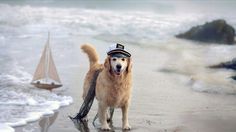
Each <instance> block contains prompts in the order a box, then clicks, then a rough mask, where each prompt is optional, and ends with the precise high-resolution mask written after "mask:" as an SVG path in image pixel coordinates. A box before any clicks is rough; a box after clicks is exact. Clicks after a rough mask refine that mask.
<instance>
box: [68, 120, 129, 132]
mask: <svg viewBox="0 0 236 132" xmlns="http://www.w3.org/2000/svg"><path fill="white" fill-rule="evenodd" d="M73 123H74V125H75V128H76V129H77V130H78V131H80V132H90V129H89V127H88V123H89V122H88V121H76V120H75V121H73ZM109 126H110V128H111V130H109V131H104V130H101V129H100V128H96V127H95V129H96V131H97V132H115V131H116V130H117V129H119V128H117V127H114V126H113V122H112V121H110V122H109ZM119 131H120V130H119ZM129 131H130V130H122V132H129Z"/></svg>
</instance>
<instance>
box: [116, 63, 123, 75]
mask: <svg viewBox="0 0 236 132" xmlns="http://www.w3.org/2000/svg"><path fill="white" fill-rule="evenodd" d="M121 69H122V66H121V65H120V64H117V65H116V69H115V73H116V75H120V74H121V72H122V70H121Z"/></svg>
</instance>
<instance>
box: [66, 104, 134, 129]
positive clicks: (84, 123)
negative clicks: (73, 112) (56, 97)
mask: <svg viewBox="0 0 236 132" xmlns="http://www.w3.org/2000/svg"><path fill="white" fill-rule="evenodd" d="M113 114H114V108H110V109H109V115H110V119H109V120H107V122H108V123H109V126H110V128H111V130H109V131H104V130H101V129H100V128H99V127H96V126H97V124H96V123H95V122H96V119H97V118H98V115H96V116H95V118H94V120H93V126H94V127H95V129H96V130H97V132H115V130H117V129H119V128H117V127H114V126H113V122H112V118H113ZM71 120H72V121H73V123H74V125H75V128H76V129H77V130H79V131H80V132H90V129H89V125H88V120H78V119H73V118H71ZM129 131H130V130H122V132H129Z"/></svg>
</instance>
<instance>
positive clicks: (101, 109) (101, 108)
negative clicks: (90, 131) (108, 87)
mask: <svg viewBox="0 0 236 132" xmlns="http://www.w3.org/2000/svg"><path fill="white" fill-rule="evenodd" d="M107 109H108V107H107V106H106V105H104V104H102V103H99V104H98V116H99V121H100V123H101V125H102V126H101V129H102V130H110V129H111V128H110V127H109V125H108V123H107Z"/></svg>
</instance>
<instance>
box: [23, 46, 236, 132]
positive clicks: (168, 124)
mask: <svg viewBox="0 0 236 132" xmlns="http://www.w3.org/2000/svg"><path fill="white" fill-rule="evenodd" d="M94 45H95V46H96V47H104V48H103V49H100V50H99V53H100V54H104V53H102V52H101V51H105V50H106V44H104V45H102V44H101V43H99V44H94ZM127 47H128V48H129V49H131V53H132V56H133V62H134V66H133V94H132V103H131V107H130V111H129V120H130V124H131V125H132V131H135V132H143V131H150V132H151V131H157V132H226V131H227V132H234V131H235V130H236V127H235V125H234V122H235V121H236V114H235V110H236V101H235V99H236V97H235V96H234V95H224V94H212V93H204V92H203V93H202V92H196V91H194V90H193V89H192V88H191V87H192V85H191V84H190V79H191V78H190V76H186V75H184V74H177V73H165V72H160V71H159V70H158V69H159V68H160V66H161V65H164V64H163V62H161V61H160V60H163V59H161V56H160V55H161V54H162V55H164V54H165V51H161V50H160V49H157V48H153V47H140V46H134V45H127ZM78 50H79V46H78ZM157 52H158V54H157ZM103 57H104V55H102V57H101V61H103ZM151 58H155V59H151ZM80 64H81V65H80V66H79V69H78V71H76V72H75V76H74V77H75V78H74V83H73V84H71V87H70V88H69V89H68V91H67V92H68V94H69V95H71V96H72V97H73V99H74V103H73V104H72V105H70V106H68V107H64V108H61V109H60V110H59V114H58V117H57V119H56V121H55V122H54V123H53V124H52V126H51V127H50V128H49V131H51V132H54V131H58V132H66V131H69V132H77V131H78V130H77V129H76V128H75V127H74V125H73V123H72V121H70V119H69V118H68V115H75V114H76V113H77V112H78V109H79V107H80V105H81V104H82V98H81V95H82V84H83V77H84V75H85V73H86V71H87V69H88V60H87V58H86V56H85V55H83V54H82V53H81V57H80ZM96 110H97V102H96V101H95V102H94V104H93V107H92V109H91V111H90V113H89V115H88V118H89V122H88V127H89V130H90V131H98V129H96V128H94V126H93V125H92V120H93V118H94V116H95V115H96ZM113 121H114V122H113V126H114V131H122V129H121V112H120V110H119V109H117V110H116V111H115V115H114V119H113ZM36 124H37V123H36ZM33 126H35V125H33ZM98 126H99V125H98ZM29 129H30V128H29ZM19 132H20V131H19Z"/></svg>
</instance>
